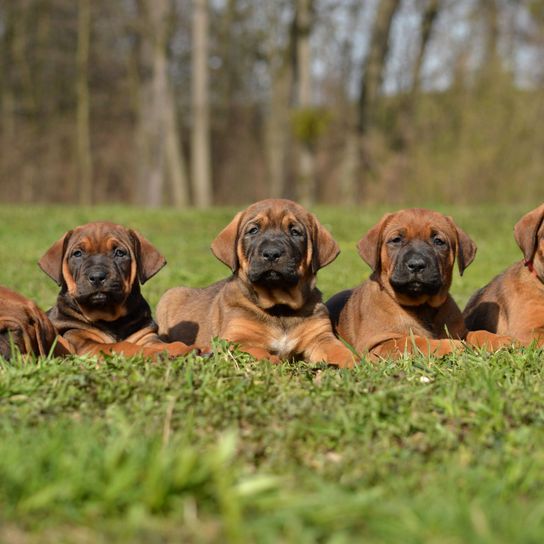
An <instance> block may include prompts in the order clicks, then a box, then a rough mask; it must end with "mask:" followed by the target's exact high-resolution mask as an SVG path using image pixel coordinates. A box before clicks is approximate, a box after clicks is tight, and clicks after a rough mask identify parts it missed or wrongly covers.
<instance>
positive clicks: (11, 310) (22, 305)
mask: <svg viewBox="0 0 544 544" xmlns="http://www.w3.org/2000/svg"><path fill="white" fill-rule="evenodd" d="M0 330H2V331H6V330H7V331H10V332H12V333H13V336H12V340H13V341H15V343H16V345H17V348H18V349H19V351H20V352H21V353H22V354H34V355H42V356H45V355H49V352H50V351H51V348H52V347H53V346H54V345H55V347H54V350H53V355H55V356H59V355H66V354H67V353H69V352H70V347H69V346H68V345H67V344H66V343H65V342H63V341H62V340H60V339H58V338H57V333H56V331H55V329H54V327H53V325H52V323H51V321H50V320H49V319H48V317H47V316H46V315H45V313H44V312H42V310H40V308H38V306H36V304H35V303H34V302H32V301H31V300H28V299H27V298H25V297H24V296H23V295H20V294H19V293H16V292H14V291H11V290H10V289H7V288H5V287H0ZM17 339H18V342H17Z"/></svg>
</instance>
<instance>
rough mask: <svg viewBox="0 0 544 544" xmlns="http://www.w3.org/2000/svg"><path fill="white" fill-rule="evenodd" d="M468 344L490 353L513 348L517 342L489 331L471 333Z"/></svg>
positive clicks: (509, 337)
mask: <svg viewBox="0 0 544 544" xmlns="http://www.w3.org/2000/svg"><path fill="white" fill-rule="evenodd" d="M466 342H467V344H469V345H471V346H474V347H477V348H484V349H487V350H489V351H497V350H499V349H501V348H505V347H509V346H512V345H513V344H514V343H515V341H514V339H513V338H512V337H511V336H504V335H501V334H495V333H493V332H489V331H470V332H469V333H468V334H467V337H466Z"/></svg>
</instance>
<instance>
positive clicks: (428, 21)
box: [410, 0, 440, 95]
mask: <svg viewBox="0 0 544 544" xmlns="http://www.w3.org/2000/svg"><path fill="white" fill-rule="evenodd" d="M439 5H440V0H427V5H426V6H425V9H424V11H423V14H422V16H421V26H420V32H419V47H418V50H417V54H416V60H415V62H414V67H413V70H412V85H411V87H410V94H411V95H416V94H417V93H418V92H419V90H420V88H421V69H422V67H423V61H424V59H425V53H426V52H427V46H428V44H429V41H430V39H431V36H432V31H433V27H434V23H435V22H436V19H437V18H438V12H439Z"/></svg>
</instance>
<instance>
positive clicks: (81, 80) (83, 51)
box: [76, 0, 93, 204]
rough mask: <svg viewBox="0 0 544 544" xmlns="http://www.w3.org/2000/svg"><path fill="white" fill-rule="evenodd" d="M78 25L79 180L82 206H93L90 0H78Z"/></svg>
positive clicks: (77, 136) (77, 139)
mask: <svg viewBox="0 0 544 544" xmlns="http://www.w3.org/2000/svg"><path fill="white" fill-rule="evenodd" d="M77 7H78V25H77V52H76V55H77V63H76V64H77V76H76V95H77V121H76V125H77V135H76V142H77V165H78V177H79V184H78V189H79V191H78V192H79V203H80V204H91V203H92V200H93V194H92V187H93V185H92V178H93V164H92V156H91V134H90V121H89V118H90V97H89V75H88V74H89V69H88V68H89V45H90V37H91V3H90V0H78V5H77Z"/></svg>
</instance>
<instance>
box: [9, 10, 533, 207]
mask: <svg viewBox="0 0 544 544" xmlns="http://www.w3.org/2000/svg"><path fill="white" fill-rule="evenodd" d="M543 121H544V1H542V0H519V1H515V0H209V1H208V0H193V1H192V2H191V1H190V0H117V1H115V2H111V1H110V0H0V195H1V200H2V201H4V202H22V203H26V202H56V203H79V204H85V205H86V204H95V203H103V202H125V203H134V204H139V205H147V206H150V207H158V206H163V205H169V206H176V207H184V206H197V207H206V206H209V205H211V204H236V203H241V202H248V201H251V200H256V199H259V198H263V197H268V196H285V197H290V198H295V199H298V200H300V201H301V202H302V203H304V204H306V205H312V204H314V203H318V202H322V203H331V204H347V203H349V204H359V203H374V202H381V203H387V204H389V203H390V204H401V203H407V202H412V203H417V204H430V203H437V202H440V203H446V204H449V203H455V204H465V203H467V202H472V203H474V202H475V203H481V202H514V201H515V202H516V203H522V202H523V203H527V205H528V206H529V205H530V204H535V203H538V202H540V201H542V200H544V183H543V181H542V171H543V168H544V152H543V151H544V122H543Z"/></svg>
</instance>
